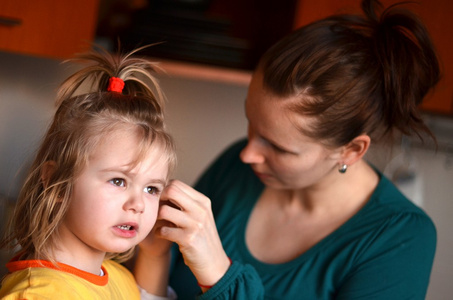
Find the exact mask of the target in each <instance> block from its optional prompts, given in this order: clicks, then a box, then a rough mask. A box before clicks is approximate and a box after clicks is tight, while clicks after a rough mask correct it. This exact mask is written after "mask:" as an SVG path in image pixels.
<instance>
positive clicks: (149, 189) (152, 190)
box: [145, 186, 160, 195]
mask: <svg viewBox="0 0 453 300" xmlns="http://www.w3.org/2000/svg"><path fill="white" fill-rule="evenodd" d="M145 193H148V194H151V195H159V193H160V190H159V189H158V188H157V187H155V186H147V187H146V188H145Z"/></svg>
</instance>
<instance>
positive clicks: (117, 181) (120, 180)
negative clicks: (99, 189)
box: [110, 178, 126, 187]
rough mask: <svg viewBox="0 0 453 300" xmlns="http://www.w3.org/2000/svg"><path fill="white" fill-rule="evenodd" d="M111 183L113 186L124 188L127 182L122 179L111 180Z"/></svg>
mask: <svg viewBox="0 0 453 300" xmlns="http://www.w3.org/2000/svg"><path fill="white" fill-rule="evenodd" d="M110 183H111V184H113V185H116V186H120V187H124V186H125V185H126V182H125V181H124V179H121V178H113V179H110Z"/></svg>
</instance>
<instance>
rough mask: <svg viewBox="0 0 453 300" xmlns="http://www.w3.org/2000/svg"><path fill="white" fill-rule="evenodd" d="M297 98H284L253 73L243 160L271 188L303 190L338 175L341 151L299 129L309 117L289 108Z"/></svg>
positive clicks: (306, 123) (246, 105)
mask: <svg viewBox="0 0 453 300" xmlns="http://www.w3.org/2000/svg"><path fill="white" fill-rule="evenodd" d="M294 101H298V100H297V99H296V97H288V98H281V97H277V96H275V95H273V94H271V93H269V92H267V91H266V90H264V88H263V85H262V75H261V74H260V73H259V72H258V73H256V74H254V76H253V78H252V82H251V84H250V87H249V91H248V95H247V99H246V103H245V111H246V116H247V119H248V121H249V128H248V144H247V146H246V147H245V148H244V149H243V150H242V152H241V160H242V161H243V162H244V163H247V164H250V166H251V168H252V169H253V171H254V172H255V174H256V175H257V176H258V177H259V178H260V180H261V181H262V182H263V183H264V184H265V185H267V186H269V187H273V188H279V189H304V188H309V187H317V186H320V185H322V184H323V183H326V184H328V183H329V182H330V181H329V178H332V179H334V178H335V175H338V171H337V167H338V162H339V158H340V152H339V150H332V149H327V148H326V147H325V146H323V145H322V144H321V143H319V142H317V141H315V140H313V139H311V138H309V137H307V136H304V135H303V134H302V133H301V132H300V131H299V130H298V128H297V127H296V126H299V127H301V126H302V127H305V128H306V126H309V124H310V120H309V118H308V117H303V116H300V115H298V114H296V113H295V112H292V111H290V110H289V109H288V108H287V106H288V103H294Z"/></svg>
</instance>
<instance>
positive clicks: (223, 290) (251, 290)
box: [197, 262, 264, 300]
mask: <svg viewBox="0 0 453 300" xmlns="http://www.w3.org/2000/svg"><path fill="white" fill-rule="evenodd" d="M263 298H264V287H263V285H262V283H261V278H260V277H259V276H258V274H257V272H256V271H255V269H254V268H253V267H251V266H250V265H243V264H240V263H238V262H233V264H232V265H231V267H230V268H229V269H228V271H227V273H226V274H225V275H224V276H223V277H222V278H221V279H220V281H219V282H217V284H216V285H215V286H213V287H212V288H211V289H209V290H208V291H207V292H205V293H203V294H201V295H199V296H198V297H197V299H198V300H208V299H216V300H219V299H220V300H222V299H225V300H226V299H235V300H255V299H263Z"/></svg>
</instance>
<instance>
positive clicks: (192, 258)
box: [155, 180, 230, 286]
mask: <svg viewBox="0 0 453 300" xmlns="http://www.w3.org/2000/svg"><path fill="white" fill-rule="evenodd" d="M161 200H162V201H163V203H164V204H163V205H162V206H161V207H160V209H159V214H158V217H157V218H158V221H160V222H166V223H161V225H162V226H159V227H157V228H156V232H155V234H156V235H157V236H158V237H161V238H163V239H166V240H168V241H173V242H176V243H177V244H178V245H179V250H180V251H181V253H182V255H183V257H184V262H185V264H186V265H187V266H188V267H189V268H190V270H191V271H192V273H193V274H194V275H195V277H196V278H197V280H198V282H199V283H200V284H202V285H208V286H210V285H214V284H215V283H216V282H217V281H219V280H220V278H222V277H223V275H224V274H225V273H226V271H227V270H228V268H229V266H230V260H229V258H228V257H227V255H226V253H225V251H224V250H223V247H222V243H221V241H220V238H219V235H218V233H217V229H216V225H215V222H214V216H213V215H212V211H211V201H210V200H209V199H208V198H207V197H206V196H204V195H203V194H201V193H199V192H198V191H196V190H194V189H193V188H192V187H190V186H188V185H186V184H184V183H182V182H181V181H178V180H174V181H172V182H171V183H170V184H169V185H168V186H167V187H166V188H165V189H164V191H163V193H162V195H161ZM165 201H169V202H167V204H165ZM159 243H160V242H159ZM161 246H162V245H161ZM160 249H162V248H160Z"/></svg>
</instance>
